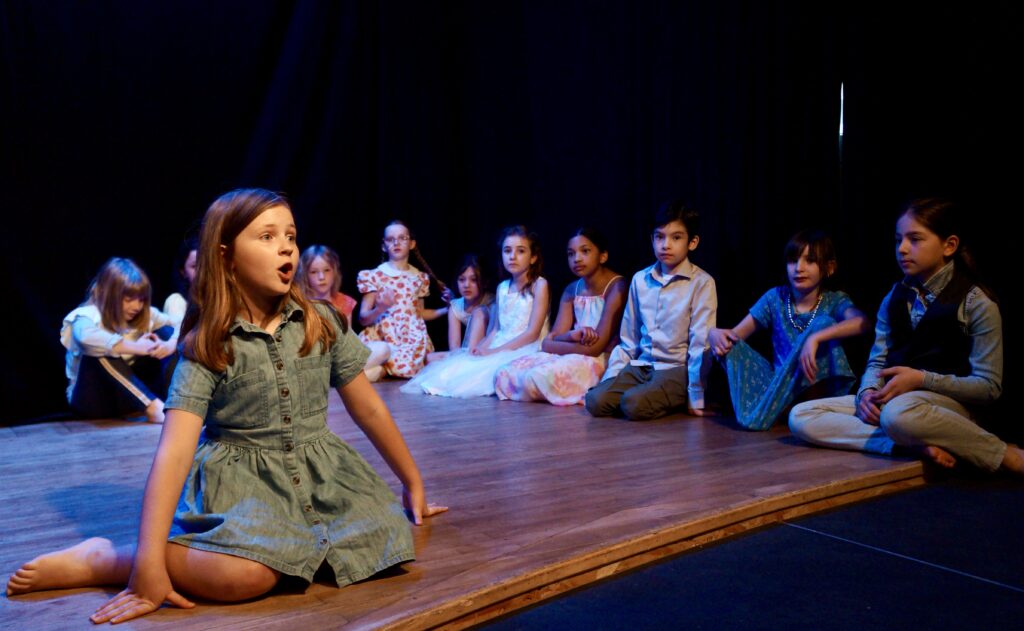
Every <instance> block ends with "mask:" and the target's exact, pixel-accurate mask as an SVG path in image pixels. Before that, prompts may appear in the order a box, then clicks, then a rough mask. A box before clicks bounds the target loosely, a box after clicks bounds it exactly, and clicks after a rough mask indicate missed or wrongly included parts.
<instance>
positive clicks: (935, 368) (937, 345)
mask: <svg viewBox="0 0 1024 631" xmlns="http://www.w3.org/2000/svg"><path fill="white" fill-rule="evenodd" d="M973 285H974V283H972V282H971V280H970V279H969V278H967V277H965V276H964V275H963V274H960V273H958V272H956V271H955V270H954V272H953V277H952V278H950V279H949V283H948V284H947V285H946V287H945V289H943V290H942V293H940V294H939V295H938V296H936V297H935V300H934V301H933V302H932V304H931V305H930V306H929V307H928V310H927V311H925V312H924V316H922V317H921V320H920V322H918V323H917V328H912V327H911V326H910V311H909V309H908V308H907V305H908V304H910V303H911V301H913V300H914V298H915V295H914V290H912V289H910V288H909V287H906V286H904V285H903V284H902V283H897V284H896V286H895V287H893V290H892V298H891V299H890V300H889V327H890V336H889V341H890V347H889V354H888V355H887V356H886V358H885V365H886V367H889V366H909V367H911V368H917V369H919V370H927V371H929V372H935V373H939V374H943V375H956V376H958V377H966V376H967V375H969V374H971V363H970V361H969V360H970V355H971V338H970V336H969V335H968V334H967V331H966V330H965V328H964V326H963V325H962V324H960V322H959V320H957V317H956V316H957V311H958V310H959V309H960V303H962V302H963V300H964V297H965V296H966V295H967V292H968V291H970V290H971V287H972V286H973Z"/></svg>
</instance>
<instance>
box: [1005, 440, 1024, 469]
mask: <svg viewBox="0 0 1024 631" xmlns="http://www.w3.org/2000/svg"><path fill="white" fill-rule="evenodd" d="M999 467H1000V468H1001V469H1006V470H1007V471H1010V472H1012V473H1016V474H1017V475H1024V450H1022V449H1021V448H1020V447H1018V446H1017V445H1014V444H1013V443H1007V444H1006V455H1004V456H1003V462H1002V464H1000V465H999Z"/></svg>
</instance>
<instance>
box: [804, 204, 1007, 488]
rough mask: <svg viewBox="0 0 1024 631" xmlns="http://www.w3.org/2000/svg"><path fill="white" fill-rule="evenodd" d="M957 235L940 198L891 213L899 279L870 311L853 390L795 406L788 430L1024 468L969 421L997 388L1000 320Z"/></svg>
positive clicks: (809, 437)
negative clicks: (867, 352)
mask: <svg viewBox="0 0 1024 631" xmlns="http://www.w3.org/2000/svg"><path fill="white" fill-rule="evenodd" d="M963 236H964V233H963V231H962V226H961V225H960V224H959V223H958V218H957V214H956V212H955V207H954V206H953V204H952V203H951V202H949V201H947V200H943V199H936V198H929V199H919V200H916V201H914V202H912V203H911V204H910V206H909V207H908V208H907V209H906V210H905V211H904V212H903V214H902V215H900V217H899V220H898V221H897V222H896V261H897V263H898V264H899V266H900V269H901V270H902V271H903V273H904V275H905V276H904V278H903V280H902V281H900V282H898V283H896V284H895V285H894V286H893V288H892V290H891V291H890V292H889V294H888V295H887V296H886V297H885V299H884V300H883V301H882V304H881V306H880V307H879V308H878V322H877V324H876V326H875V345H874V347H872V349H871V356H870V357H869V358H868V364H867V369H866V370H865V372H864V377H863V378H862V379H861V384H860V388H859V389H858V391H857V394H856V396H854V395H850V396H846V397H837V398H832V399H823V400H820V401H809V402H806V403H801V404H800V405H797V406H796V407H794V408H793V411H792V412H791V413H790V416H789V427H790V429H791V430H792V431H793V433H794V434H796V435H797V436H799V437H800V438H802V439H804V440H806V441H808V442H811V443H814V444H816V445H822V446H824V447H833V448H836V449H851V450H861V451H870V452H874V453H880V454H894V453H895V454H897V455H900V454H906V455H910V454H913V455H919V456H921V457H924V458H927V459H929V460H932V461H933V462H935V463H937V464H938V465H940V466H944V467H951V466H953V465H954V464H956V461H957V459H961V460H965V461H967V462H968V463H970V464H972V465H974V466H976V467H979V468H981V469H984V470H987V471H995V470H997V469H1001V468H1002V469H1007V470H1009V471H1013V472H1015V473H1018V474H1020V473H1024V453H1022V452H1021V450H1020V448H1019V447H1017V446H1016V445H1008V444H1007V443H1005V442H1003V441H1002V440H1000V439H999V438H998V437H996V436H995V435H994V434H991V433H989V432H987V431H985V430H984V429H983V428H982V427H981V426H980V425H979V424H978V422H979V420H980V419H981V418H982V416H983V414H984V411H985V409H986V407H987V405H988V404H991V403H992V402H994V401H995V400H996V399H997V398H998V397H999V395H1000V394H1001V392H1002V379H1003V327H1002V318H1001V316H1000V314H999V306H998V305H997V304H996V302H995V301H994V300H993V299H992V296H991V295H990V293H989V292H988V291H987V290H986V289H985V288H984V287H983V286H982V285H980V284H979V280H978V276H977V272H976V270H975V268H974V265H973V263H972V258H971V256H970V254H969V252H968V250H967V247H966V244H965V243H964V241H963Z"/></svg>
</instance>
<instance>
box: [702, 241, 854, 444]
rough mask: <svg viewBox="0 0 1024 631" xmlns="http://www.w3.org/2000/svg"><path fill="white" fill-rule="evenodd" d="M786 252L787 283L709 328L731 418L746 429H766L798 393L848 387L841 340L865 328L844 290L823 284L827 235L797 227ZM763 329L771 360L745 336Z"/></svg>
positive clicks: (830, 267) (830, 254) (831, 261)
mask: <svg viewBox="0 0 1024 631" xmlns="http://www.w3.org/2000/svg"><path fill="white" fill-rule="evenodd" d="M785 254H786V276H787V278H788V280H789V282H788V284H786V285H783V286H780V287H775V288H773V289H770V290H768V291H767V292H766V293H765V294H764V295H763V296H761V299H760V300H758V301H757V302H756V303H755V304H754V306H753V307H751V308H750V313H749V314H747V317H745V318H743V320H742V321H741V322H740V323H739V324H738V325H736V326H735V327H734V328H732V329H711V332H710V333H709V334H708V341H709V343H710V345H711V349H712V350H713V351H714V353H715V355H717V356H718V357H720V358H721V359H722V362H723V363H724V365H725V369H726V374H727V375H728V377H729V394H730V396H731V398H732V405H733V409H734V411H735V414H736V422H738V423H739V424H740V425H742V426H743V427H745V428H747V429H752V430H766V429H768V428H770V427H771V426H772V425H774V424H775V421H776V420H778V418H779V417H780V416H782V414H783V413H784V412H785V411H786V409H787V408H788V407H789V406H791V405H792V404H793V402H794V401H798V400H800V399H801V398H808V397H821V396H828V397H831V396H837V395H841V394H846V393H848V392H849V391H850V387H851V386H852V385H853V382H854V381H855V380H856V377H855V376H854V374H853V371H852V370H851V369H850V364H849V362H848V361H847V360H846V354H845V353H844V352H843V347H842V346H840V345H839V340H841V339H843V338H847V337H852V336H854V335H860V334H863V333H866V332H867V331H868V323H867V318H865V317H864V314H863V313H861V311H860V310H859V309H857V308H856V307H855V306H853V301H851V300H850V297H849V296H847V295H846V294H845V293H843V292H841V291H828V290H825V289H824V287H823V285H824V283H825V281H827V280H828V279H829V278H830V277H831V276H832V275H833V274H835V271H836V255H835V248H834V247H833V245H832V240H831V239H830V238H829V237H828V236H827V235H826V234H825V233H823V232H819V231H816V230H810V231H803V232H799V233H797V234H796V235H794V236H793V238H792V239H790V240H789V243H788V244H786V253H785ZM761 329H768V330H769V331H771V336H772V350H773V361H772V363H771V364H769V363H768V360H767V359H765V358H764V357H762V356H761V355H760V354H759V353H758V352H757V351H755V350H754V349H753V348H751V347H750V346H748V345H747V343H746V342H745V340H746V339H747V338H749V337H750V336H751V335H752V334H754V332H756V331H758V330H761Z"/></svg>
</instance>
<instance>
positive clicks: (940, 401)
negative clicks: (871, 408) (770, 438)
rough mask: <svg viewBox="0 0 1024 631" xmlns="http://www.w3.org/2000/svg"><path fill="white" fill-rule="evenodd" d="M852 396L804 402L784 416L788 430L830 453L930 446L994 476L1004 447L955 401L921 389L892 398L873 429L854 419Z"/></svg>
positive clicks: (1001, 459)
mask: <svg viewBox="0 0 1024 631" xmlns="http://www.w3.org/2000/svg"><path fill="white" fill-rule="evenodd" d="M856 412H857V408H856V397H855V396H854V395H848V396H845V397H834V398H831V399H818V400H815V401H806V402H804V403H801V404H799V405H797V406H796V407H794V408H793V410H792V411H791V412H790V414H789V429H790V431H792V432H793V434H795V435H796V436H798V437H799V438H801V439H803V440H805V441H807V442H809V443H813V444H815V445H821V446H822V447H831V448H834V449H848V450H852V451H869V452H872V453H879V454H891V453H892V449H893V445H901V446H903V447H923V446H927V445H934V446H936V447H941V448H942V449H945V450H946V451H948V452H950V453H951V454H953V455H954V456H956V457H957V458H960V459H963V460H966V461H967V462H969V463H971V464H972V465H974V466H976V467H978V468H981V469H985V470H986V471H995V470H996V469H998V468H999V466H1000V464H1002V461H1003V456H1004V454H1005V453H1006V443H1004V442H1003V441H1002V440H1000V439H999V438H998V437H996V436H995V435H994V434H991V433H989V432H987V431H985V430H984V429H982V428H981V427H980V426H979V425H978V424H977V422H976V421H975V420H974V419H973V418H972V415H971V412H970V410H968V409H967V408H965V407H964V406H963V405H962V404H960V403H959V402H958V401H956V400H955V399H951V398H950V397H947V396H946V395H943V394H938V393H936V392H929V391H927V390H914V391H912V392H907V393H905V394H901V395H899V396H898V397H895V398H894V399H892V400H891V401H889V402H888V403H886V404H885V405H884V406H883V407H882V412H881V415H880V424H879V425H877V426H876V425H869V424H867V423H865V422H864V421H862V420H860V418H858V417H857V416H856Z"/></svg>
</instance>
